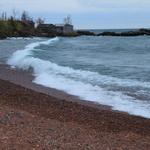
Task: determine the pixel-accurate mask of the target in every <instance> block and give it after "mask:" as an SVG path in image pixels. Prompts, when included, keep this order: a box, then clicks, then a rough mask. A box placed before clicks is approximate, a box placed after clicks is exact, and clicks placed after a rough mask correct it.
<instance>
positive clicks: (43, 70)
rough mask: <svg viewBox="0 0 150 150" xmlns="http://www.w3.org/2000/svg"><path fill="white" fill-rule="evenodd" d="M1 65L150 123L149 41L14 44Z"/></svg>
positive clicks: (4, 47) (0, 50) (2, 54)
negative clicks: (24, 72) (26, 71)
mask: <svg viewBox="0 0 150 150" xmlns="http://www.w3.org/2000/svg"><path fill="white" fill-rule="evenodd" d="M0 61H1V63H7V64H9V65H11V66H13V67H17V68H19V69H24V70H30V71H32V73H33V75H34V77H35V78H34V80H33V82H35V83H37V84H41V85H43V86H46V87H52V88H55V89H59V90H62V91H65V92H67V93H69V94H72V95H76V96H79V97H80V98H81V99H83V100H88V101H93V102H97V103H99V104H104V105H108V106H112V109H114V110H120V111H124V112H128V113H130V114H133V115H138V116H143V117H146V118H150V37H149V36H139V37H96V36H95V37H94V36H81V37H75V38H62V37H56V38H53V39H50V38H49V39H48V38H32V39H31V38H27V39H22V38H18V39H15V38H11V39H7V40H3V41H0Z"/></svg>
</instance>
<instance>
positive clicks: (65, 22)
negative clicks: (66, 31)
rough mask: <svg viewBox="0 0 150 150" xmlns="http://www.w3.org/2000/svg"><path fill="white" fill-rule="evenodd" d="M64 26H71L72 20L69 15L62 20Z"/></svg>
mask: <svg viewBox="0 0 150 150" xmlns="http://www.w3.org/2000/svg"><path fill="white" fill-rule="evenodd" d="M64 24H72V19H71V16H70V15H68V16H67V17H66V18H64Z"/></svg>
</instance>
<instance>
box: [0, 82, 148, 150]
mask: <svg viewBox="0 0 150 150" xmlns="http://www.w3.org/2000/svg"><path fill="white" fill-rule="evenodd" d="M0 149H8V150H9V149H10V150H12V149H18V150H20V149H25V150H26V149H28V150H30V149H39V150H41V149H43V150H53V149H60V150H63V149H64V150H72V149H73V150H79V149H80V150H82V149H83V150H86V149H92V150H149V149H150V120H149V119H144V118H142V117H136V116H132V115H128V114H126V113H121V112H114V111H111V110H109V109H108V110H104V109H97V108H94V107H90V106H85V105H82V104H78V103H76V102H71V101H70V102H69V101H66V100H61V99H58V98H55V97H52V96H50V95H46V94H42V93H39V92H35V91H33V90H31V89H27V88H25V87H21V86H19V85H15V84H13V83H10V82H8V81H4V80H0Z"/></svg>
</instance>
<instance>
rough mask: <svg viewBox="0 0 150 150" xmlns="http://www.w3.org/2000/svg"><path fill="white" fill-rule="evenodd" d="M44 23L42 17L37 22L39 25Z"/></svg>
mask: <svg viewBox="0 0 150 150" xmlns="http://www.w3.org/2000/svg"><path fill="white" fill-rule="evenodd" d="M44 22H45V21H44V19H42V18H40V17H39V18H38V19H37V20H36V23H37V25H39V24H43V23H44Z"/></svg>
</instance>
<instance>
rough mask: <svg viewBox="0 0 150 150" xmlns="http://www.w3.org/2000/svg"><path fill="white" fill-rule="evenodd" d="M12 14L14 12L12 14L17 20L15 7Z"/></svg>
mask: <svg viewBox="0 0 150 150" xmlns="http://www.w3.org/2000/svg"><path fill="white" fill-rule="evenodd" d="M12 14H13V15H12V17H13V19H14V20H16V19H17V11H16V10H15V9H13V10H12Z"/></svg>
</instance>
